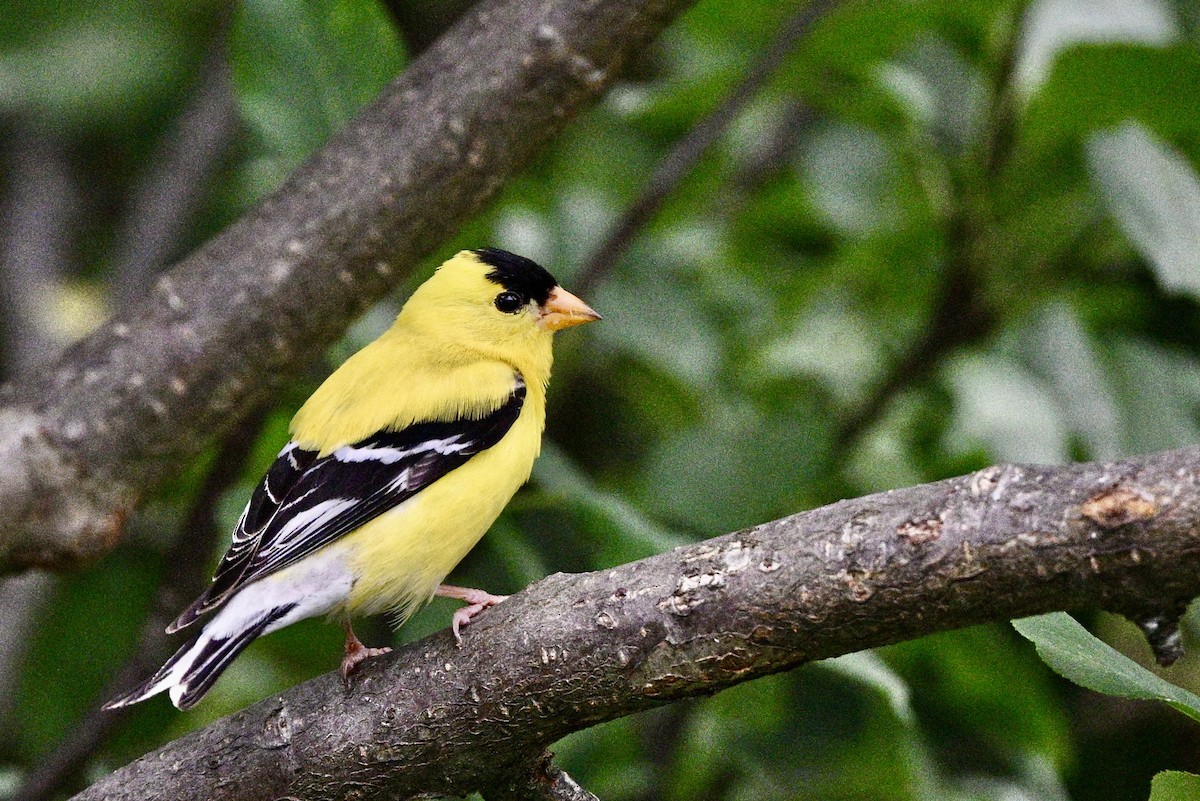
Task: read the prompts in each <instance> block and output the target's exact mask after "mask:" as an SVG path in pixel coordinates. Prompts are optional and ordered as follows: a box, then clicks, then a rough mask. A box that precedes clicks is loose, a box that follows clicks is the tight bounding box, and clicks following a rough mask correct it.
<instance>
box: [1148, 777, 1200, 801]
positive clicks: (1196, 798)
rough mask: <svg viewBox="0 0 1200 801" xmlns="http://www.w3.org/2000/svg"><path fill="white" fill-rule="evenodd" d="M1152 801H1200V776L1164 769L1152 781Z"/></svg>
mask: <svg viewBox="0 0 1200 801" xmlns="http://www.w3.org/2000/svg"><path fill="white" fill-rule="evenodd" d="M1150 801H1200V776H1197V775H1196V774H1194V773H1184V772H1183V771H1180V770H1164V771H1163V772H1162V773H1159V774H1158V775H1157V776H1155V777H1154V780H1153V781H1151V782H1150Z"/></svg>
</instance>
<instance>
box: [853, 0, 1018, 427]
mask: <svg viewBox="0 0 1200 801" xmlns="http://www.w3.org/2000/svg"><path fill="white" fill-rule="evenodd" d="M1021 16H1022V13H1021V9H1020V8H1018V9H1016V10H1014V12H1013V17H1012V24H1011V27H1010V29H1009V31H1008V40H1007V42H1006V46H1005V49H1004V51H1003V53H1002V54H1001V56H1000V59H999V62H998V64H997V66H996V69H995V72H994V74H993V76H992V81H991V87H990V90H991V107H990V109H989V111H988V115H987V121H986V127H985V130H984V134H983V139H982V142H981V143H980V148H979V150H978V151H977V152H976V153H975V154H974V155H973V156H971V157H968V159H967V163H966V165H965V167H966V172H967V176H966V179H965V182H966V183H967V184H968V186H965V187H962V186H960V188H959V191H958V197H957V198H956V199H955V205H954V210H953V212H952V213H951V214H950V216H949V219H948V220H947V222H946V253H947V257H946V273H945V277H944V279H943V281H942V284H941V287H940V289H939V292H938V296H937V298H936V299H935V301H934V307H933V312H932V315H931V318H930V322H929V324H928V325H927V326H926V328H925V332H924V334H923V335H922V336H921V338H920V339H919V340H917V341H916V342H915V343H913V345H912V347H911V348H909V350H908V352H907V353H905V354H904V355H903V356H902V357H901V358H900V359H899V360H898V361H897V362H896V363H895V364H894V365H893V366H892V368H891V369H890V370H889V371H888V372H887V374H886V375H885V376H884V377H883V379H882V380H881V381H880V382H879V384H878V385H877V386H876V387H875V390H874V391H873V392H872V393H871V394H870V396H868V398H867V399H866V400H865V401H864V402H863V403H862V404H861V405H860V406H859V408H858V410H857V411H855V412H854V413H853V414H852V415H851V416H850V417H848V418H847V419H846V420H845V421H843V422H842V424H841V425H840V426H839V427H838V429H837V431H836V433H835V434H834V447H835V448H836V449H837V450H839V451H840V450H844V449H846V448H847V447H849V446H851V445H853V444H854V443H855V442H857V441H858V439H859V438H860V437H861V436H862V435H863V434H864V433H865V432H866V431H867V430H868V429H869V428H870V427H871V426H872V425H873V424H874V423H875V422H876V421H877V420H878V419H879V417H880V416H881V415H882V414H883V413H884V412H885V411H886V410H887V407H888V404H889V403H890V401H891V400H892V398H894V397H895V396H896V395H898V394H899V393H900V392H902V391H903V390H905V389H907V388H908V387H911V386H913V385H914V384H917V383H919V382H921V381H923V380H925V379H926V378H928V377H929V376H930V375H931V374H933V373H934V372H935V371H936V369H937V367H938V365H939V364H940V363H941V362H942V360H943V359H944V358H945V357H946V356H947V355H949V354H950V353H952V352H953V351H955V350H957V349H958V348H960V347H962V346H964V345H969V344H971V343H974V342H978V341H980V340H982V339H984V338H985V337H986V336H987V335H988V334H989V333H990V332H991V331H992V330H993V329H994V327H995V324H996V320H995V317H994V314H993V311H992V309H991V308H990V307H989V306H988V305H987V303H986V300H985V298H984V295H983V292H982V291H981V290H980V287H979V279H978V277H977V276H978V275H979V274H980V272H981V264H980V263H979V262H980V261H981V255H982V254H981V253H980V252H979V242H980V239H981V238H982V236H983V234H984V233H985V227H986V222H985V221H983V220H981V219H979V217H980V211H981V210H980V208H979V207H978V206H979V202H978V201H979V196H980V194H981V192H982V191H984V189H983V187H984V186H985V185H986V184H987V183H988V182H990V181H991V180H994V179H995V178H996V176H997V175H998V174H999V173H1000V171H1001V170H1002V169H1003V168H1004V166H1005V165H1006V164H1007V162H1008V159H1009V157H1010V155H1011V153H1012V144H1013V141H1012V136H1013V130H1012V127H1013V114H1014V110H1013V94H1012V85H1013V84H1012V75H1013V69H1014V66H1015V63H1016V52H1017V46H1018V42H1019V38H1020V37H1019V34H1020V29H1019V22H1020V19H1021ZM972 182H973V183H972Z"/></svg>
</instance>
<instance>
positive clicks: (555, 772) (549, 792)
mask: <svg viewBox="0 0 1200 801" xmlns="http://www.w3.org/2000/svg"><path fill="white" fill-rule="evenodd" d="M552 758H553V755H552V754H551V753H550V752H549V751H546V752H543V753H542V755H541V756H539V757H538V758H537V759H535V760H533V761H532V762H531V763H529V764H528V765H525V766H523V767H522V768H519V769H518V770H516V771H515V772H513V773H512V774H510V775H508V776H506V777H504V778H503V779H501V780H500V781H497V782H494V783H493V784H492V785H491V786H490V787H488V788H485V789H484V790H483V791H482V793H481V794H482V795H483V799H484V801H600V800H599V799H598V798H597V797H596V796H595V795H593V794H592V793H590V792H588V791H587V790H585V789H584V788H583V787H581V786H580V785H579V783H578V782H576V781H575V780H574V779H572V778H571V777H570V776H568V775H567V773H566V771H564V770H563V769H562V768H560V767H558V766H557V765H554V764H553V763H552V762H551V761H550V760H551V759H552Z"/></svg>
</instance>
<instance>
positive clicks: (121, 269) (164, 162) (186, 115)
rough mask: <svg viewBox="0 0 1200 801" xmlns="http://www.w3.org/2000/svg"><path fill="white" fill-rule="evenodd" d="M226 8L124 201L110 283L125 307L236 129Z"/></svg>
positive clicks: (170, 246)
mask: <svg viewBox="0 0 1200 801" xmlns="http://www.w3.org/2000/svg"><path fill="white" fill-rule="evenodd" d="M231 11H232V6H230V7H229V8H228V9H223V10H222V17H221V18H220V19H219V20H218V24H217V31H216V33H215V34H214V35H213V41H212V43H211V44H210V45H209V48H208V52H207V53H206V54H205V57H204V63H203V64H202V65H201V67H200V70H199V72H198V74H197V75H196V78H195V85H194V87H193V88H192V91H191V96H190V97H189V98H188V102H187V106H186V107H185V108H184V109H183V112H182V113H181V114H180V115H179V118H178V119H176V120H175V122H174V123H173V124H172V126H171V129H170V131H169V132H168V133H167V134H166V136H165V137H164V138H163V140H162V141H161V142H160V143H159V144H158V146H157V148H156V149H155V153H154V154H153V156H152V157H151V162H150V165H149V168H148V169H147V170H146V172H145V175H143V176H142V177H141V180H140V181H139V182H138V184H137V186H136V188H135V191H134V193H133V198H132V200H131V201H130V204H129V212H128V215H127V218H126V220H125V223H124V226H123V230H122V231H121V234H120V236H119V243H120V244H119V247H118V251H117V253H116V254H115V255H114V256H113V273H114V280H113V284H114V285H115V294H116V296H117V300H118V302H119V304H120V305H121V306H122V307H123V308H125V307H128V306H129V305H131V304H132V303H134V302H135V301H137V300H138V299H139V298H141V296H142V295H144V294H145V293H146V292H148V291H149V290H150V287H151V286H152V284H153V279H154V276H155V275H156V274H157V273H158V271H159V270H161V269H162V268H163V266H165V265H166V264H167V261H168V259H170V258H172V257H174V256H176V255H178V253H179V252H180V250H182V247H181V243H182V242H183V241H184V238H185V236H186V235H187V233H188V231H189V230H191V228H192V226H193V225H194V224H195V221H196V212H197V210H198V208H199V207H200V204H201V201H203V199H204V197H205V193H206V192H208V191H209V190H210V188H211V186H212V182H213V177H214V176H215V175H216V173H217V170H218V168H219V167H220V166H221V163H222V161H223V160H224V159H225V156H226V153H227V152H228V150H229V147H230V145H231V144H232V143H233V140H234V136H235V135H236V134H237V131H238V127H239V125H240V120H239V118H238V110H237V103H236V100H235V98H234V94H233V76H232V75H231V74H230V69H229V64H228V63H227V57H226V31H227V29H228V27H229V25H228V19H227V17H228V16H229V12H231Z"/></svg>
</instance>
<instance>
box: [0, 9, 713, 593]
mask: <svg viewBox="0 0 1200 801" xmlns="http://www.w3.org/2000/svg"><path fill="white" fill-rule="evenodd" d="M690 2H691V0H540V2H529V0H486V1H485V2H483V3H481V4H480V5H479V6H478V7H476V8H474V9H472V10H471V11H470V12H469V13H468V14H467V15H466V16H465V17H464V18H463V19H462V20H461V21H460V22H459V23H458V24H456V25H455V26H454V28H453V29H451V30H450V31H449V32H448V33H447V34H446V35H445V36H443V37H442V38H441V39H439V40H438V42H437V43H435V44H434V45H433V46H432V47H430V48H429V49H428V50H426V51H425V53H424V54H423V55H422V56H421V57H420V58H419V59H418V60H417V61H416V62H414V63H413V65H412V66H411V67H410V68H409V69H408V70H407V71H406V72H405V73H404V74H403V75H402V76H401V77H400V78H399V79H397V81H396V82H394V83H393V84H392V85H391V86H390V87H389V88H388V89H387V90H386V91H385V92H384V94H383V95H382V96H381V97H380V98H378V100H377V101H376V102H375V103H373V104H372V105H371V106H369V107H368V108H367V109H365V110H364V111H363V112H362V113H361V114H359V115H358V116H357V117H356V118H355V119H354V120H353V121H352V122H351V123H350V124H349V125H348V126H347V127H346V128H345V129H343V130H342V131H341V132H340V133H339V134H338V135H337V136H336V137H334V138H333V139H332V140H331V141H330V142H329V143H328V145H327V146H326V147H324V148H323V149H322V150H321V151H320V152H318V153H317V154H316V155H315V156H314V157H313V158H312V159H311V160H310V161H309V162H308V163H307V164H306V165H305V166H304V167H303V168H301V169H300V170H299V171H298V172H297V173H295V174H294V175H293V176H292V178H291V179H290V180H289V181H288V182H287V183H286V184H285V185H284V186H283V187H281V188H280V189H279V190H278V191H277V192H276V193H275V194H274V195H273V196H272V197H270V198H269V199H267V200H266V201H265V202H264V203H262V204H261V205H260V206H259V207H257V208H256V209H255V210H254V211H252V212H251V213H249V214H248V215H247V216H246V217H245V218H243V219H242V220H241V221H239V222H238V223H237V224H235V225H233V226H232V227H230V228H229V229H228V230H226V231H225V232H224V233H222V234H221V235H219V236H217V237H216V238H214V239H213V240H211V241H210V242H208V243H207V244H205V245H204V246H203V247H201V248H200V249H199V250H197V251H196V252H195V253H194V254H192V255H191V256H189V257H188V258H187V259H185V260H184V261H183V262H181V263H180V264H179V265H177V266H176V267H175V268H174V269H172V270H171V271H170V272H169V273H167V274H166V275H164V276H163V277H162V278H161V279H160V280H159V281H158V282H157V283H156V284H155V286H154V287H153V288H152V290H151V291H150V292H149V293H148V296H147V297H146V298H145V300H144V301H143V302H142V303H140V304H138V305H136V306H134V307H132V308H130V309H129V310H128V312H127V313H125V314H123V315H122V316H121V317H120V318H118V319H116V320H113V321H112V322H110V323H109V324H108V325H106V326H104V328H102V329H101V330H100V331H98V332H96V333H95V334H94V335H92V336H90V337H88V338H87V339H86V340H84V341H83V342H81V343H79V344H78V345H77V346H75V347H73V348H71V349H70V350H69V351H68V352H67V353H66V354H64V355H63V356H62V358H60V359H59V360H58V361H57V363H55V364H52V365H48V366H46V367H44V368H42V369H41V370H39V371H37V372H36V373H33V374H30V375H27V376H26V377H25V378H24V379H23V380H21V381H19V382H17V383H15V384H12V385H9V386H6V387H4V388H3V389H0V403H3V404H4V405H3V407H0V573H4V572H9V571H14V570H19V569H23V568H27V567H30V566H35V565H41V566H47V567H61V566H63V565H67V564H70V563H73V562H76V561H79V560H81V559H87V558H91V557H94V556H96V555H98V554H100V553H103V552H104V551H105V550H106V549H107V548H108V547H110V546H111V545H112V544H113V543H114V542H115V541H116V540H117V539H118V538H119V537H120V534H121V529H122V523H123V521H124V518H125V516H126V514H127V513H128V510H129V509H130V508H131V507H132V506H133V505H134V504H135V503H136V501H137V500H138V498H139V497H140V496H141V495H142V494H143V493H144V492H145V491H146V490H147V489H148V488H149V487H151V486H153V485H154V484H155V483H156V481H157V480H159V479H160V478H161V477H162V476H163V475H164V474H165V473H166V472H168V471H170V470H171V466H172V465H173V464H174V463H176V462H177V461H178V460H180V459H184V458H187V457H189V456H191V455H192V454H194V453H196V452H197V451H198V450H199V449H200V448H201V447H202V446H203V445H204V443H206V442H207V441H209V440H210V439H211V438H212V437H213V436H214V435H215V434H218V433H220V432H221V431H223V430H225V429H226V428H227V427H228V426H229V425H230V424H231V422H232V421H233V420H234V419H236V417H237V414H236V412H239V411H245V410H246V409H247V408H248V407H249V406H250V405H252V404H254V403H256V402H258V401H259V400H261V399H262V398H264V397H266V396H268V395H269V393H270V391H271V390H272V389H273V388H274V387H275V386H276V385H277V384H278V383H279V381H280V380H281V379H282V378H283V377H284V376H286V375H287V374H288V373H289V372H291V371H294V370H296V369H298V367H299V366H302V365H303V364H305V363H307V362H308V361H309V360H310V359H311V357H312V356H314V355H315V354H317V353H319V352H320V351H321V350H322V349H323V348H324V347H325V346H326V345H328V344H329V343H330V342H331V341H333V340H334V339H335V338H336V337H337V336H338V335H339V334H340V333H341V332H342V331H343V330H344V328H345V327H346V325H347V324H348V323H349V321H351V320H352V319H353V318H354V317H355V316H356V315H357V314H358V313H359V312H361V311H362V310H363V309H364V308H365V307H366V306H367V305H368V304H370V303H371V302H373V301H375V300H377V299H378V298H379V297H380V296H381V295H383V294H384V293H385V292H387V291H388V290H389V289H391V288H392V287H394V286H395V285H396V283H397V282H398V281H399V280H400V278H401V277H403V276H404V275H406V274H407V273H408V272H409V271H410V270H411V269H412V267H413V265H414V264H415V263H416V262H417V261H418V260H419V259H420V258H421V257H422V256H424V255H426V254H428V253H430V252H431V251H432V250H433V249H434V248H436V247H437V246H438V245H439V244H441V243H442V242H444V241H445V240H446V239H447V238H448V237H449V236H450V235H451V234H452V233H453V232H454V230H455V229H456V228H457V226H458V225H459V224H460V223H461V222H462V221H463V220H464V219H466V218H467V217H469V216H470V215H471V214H473V213H474V212H476V211H478V210H479V208H480V207H481V206H482V205H483V204H484V203H485V202H487V201H488V200H490V199H491V198H493V197H494V196H495V194H496V193H497V191H498V190H499V189H500V187H501V186H503V185H504V183H505V182H506V180H507V179H508V178H509V177H510V176H511V175H512V174H513V173H514V172H515V171H516V170H518V169H519V168H520V167H521V166H522V165H524V164H525V163H527V162H528V161H529V160H530V158H532V156H533V155H534V154H536V152H537V151H538V149H539V148H540V147H541V146H542V145H543V144H545V143H546V141H547V140H548V139H549V138H550V137H551V136H553V135H554V134H555V133H557V132H558V131H559V130H560V129H561V128H562V127H563V126H564V125H565V123H566V121H567V120H568V119H569V118H570V117H571V116H572V115H573V114H574V113H575V112H576V111H577V110H578V109H580V108H581V107H582V106H583V105H584V104H586V103H587V102H589V101H591V100H594V99H595V98H596V97H598V96H599V94H600V93H601V92H602V90H603V89H604V88H605V87H606V86H607V85H608V84H609V83H610V82H611V80H612V78H613V76H614V73H615V72H616V70H617V69H618V68H619V66H620V65H621V64H622V62H623V61H624V60H625V59H626V58H627V57H629V56H630V55H631V54H633V53H636V52H638V51H639V50H640V49H642V48H643V47H644V45H645V44H646V42H647V41H648V40H649V39H651V38H652V37H653V36H655V35H656V34H657V33H659V32H660V31H661V30H662V29H663V28H664V27H666V25H667V24H668V23H669V22H670V21H671V20H672V19H673V18H674V17H675V15H676V14H678V13H679V12H680V11H681V10H682V9H683V8H686V7H687V6H688V5H689V4H690Z"/></svg>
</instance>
